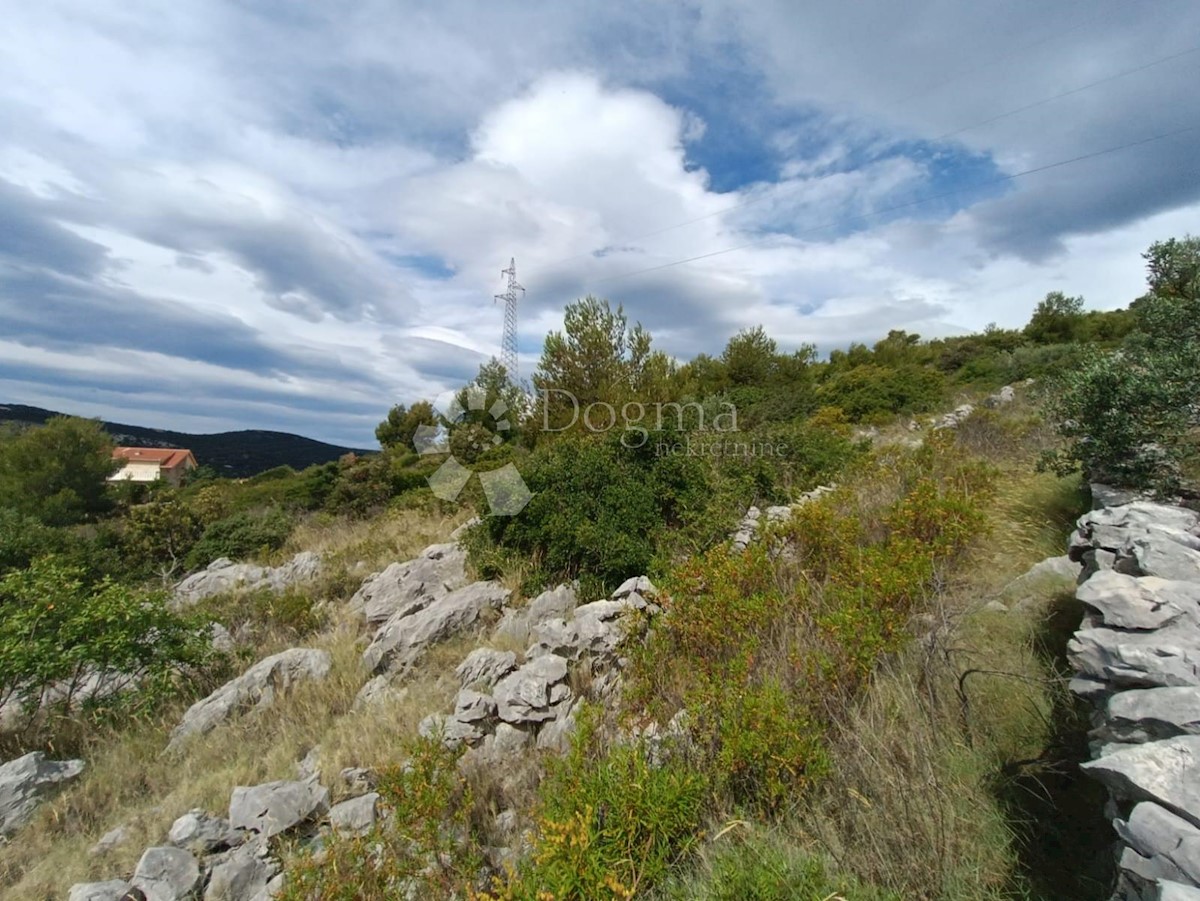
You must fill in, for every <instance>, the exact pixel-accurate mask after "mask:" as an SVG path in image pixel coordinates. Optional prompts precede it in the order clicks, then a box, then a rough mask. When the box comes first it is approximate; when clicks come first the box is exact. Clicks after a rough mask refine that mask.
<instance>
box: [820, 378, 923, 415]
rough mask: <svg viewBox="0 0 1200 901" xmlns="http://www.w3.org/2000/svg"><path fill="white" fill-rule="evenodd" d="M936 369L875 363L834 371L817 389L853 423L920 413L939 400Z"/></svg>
mask: <svg viewBox="0 0 1200 901" xmlns="http://www.w3.org/2000/svg"><path fill="white" fill-rule="evenodd" d="M943 394H944V384H943V379H942V376H941V374H940V373H939V372H938V371H937V370H936V369H929V368H926V367H924V366H919V365H916V364H912V363H905V364H901V365H900V366H897V367H895V368H891V367H886V366H880V365H878V364H875V363H869V364H864V365H861V366H855V367H854V368H852V369H847V370H845V371H844V372H837V373H835V374H834V375H833V376H831V377H830V378H829V380H828V381H826V382H825V383H824V384H823V385H821V387H820V389H819V390H818V392H817V396H818V399H819V400H820V402H821V403H822V404H827V405H829V406H834V407H839V408H840V409H842V410H843V411H845V413H846V415H847V416H849V417H850V418H851V419H852V420H854V421H855V422H861V421H862V420H864V419H869V418H871V417H875V416H879V415H889V414H896V413H923V412H926V411H928V410H932V409H933V408H934V407H935V406H937V404H939V403H940V402H941V401H942V397H943Z"/></svg>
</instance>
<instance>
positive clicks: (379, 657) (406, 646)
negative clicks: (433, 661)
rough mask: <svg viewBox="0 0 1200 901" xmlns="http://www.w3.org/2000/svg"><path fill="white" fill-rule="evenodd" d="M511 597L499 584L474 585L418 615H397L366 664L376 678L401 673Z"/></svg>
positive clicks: (374, 641)
mask: <svg viewBox="0 0 1200 901" xmlns="http://www.w3.org/2000/svg"><path fill="white" fill-rule="evenodd" d="M509 594H510V592H509V590H508V589H507V588H505V587H504V586H503V585H501V584H500V583H499V582H474V583H472V584H470V585H467V586H465V587H463V588H459V589H458V590H456V591H452V592H450V593H449V594H447V595H445V596H444V597H441V598H438V599H437V600H435V601H433V602H432V603H431V604H429V606H428V607H425V608H423V609H421V610H418V611H417V612H415V613H396V614H394V615H393V616H392V617H391V618H390V619H388V621H387V622H386V623H384V624H383V626H382V627H380V629H379V631H378V632H376V633H375V637H374V639H372V641H371V644H370V645H369V646H368V647H367V649H366V651H364V652H363V662H364V663H365V664H366V667H367V669H368V670H369V671H370V672H372V673H375V674H380V673H383V672H385V671H388V670H391V671H395V672H402V671H404V670H406V669H408V668H409V667H411V666H412V665H413V664H414V663H416V661H417V660H418V659H419V658H420V656H421V655H422V654H423V653H424V652H425V650H426V649H427V648H428V647H429V646H430V645H432V644H435V643H437V642H439V641H444V640H445V639H447V638H449V637H451V636H452V635H456V634H458V633H459V632H461V631H463V630H464V629H467V628H469V627H470V626H473V625H474V624H475V623H476V622H477V621H478V620H479V617H480V616H481V615H482V614H483V613H484V611H486V610H494V609H498V608H500V607H502V606H503V605H504V602H505V601H506V600H507V599H508V596H509Z"/></svg>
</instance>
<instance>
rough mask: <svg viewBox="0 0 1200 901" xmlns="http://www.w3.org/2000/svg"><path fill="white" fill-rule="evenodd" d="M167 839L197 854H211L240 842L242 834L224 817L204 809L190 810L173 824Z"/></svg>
mask: <svg viewBox="0 0 1200 901" xmlns="http://www.w3.org/2000/svg"><path fill="white" fill-rule="evenodd" d="M167 841H168V842H170V843H171V844H172V845H174V846H175V847H177V848H185V849H186V850H188V851H192V852H194V853H196V854H211V853H212V852H213V851H219V850H221V849H222V848H231V847H233V846H234V845H237V844H240V843H241V841H242V835H241V834H240V833H239V832H238V831H237V830H236V829H234V828H233V827H232V826H230V825H229V821H228V820H226V819H225V818H224V817H216V816H213V815H212V814H210V813H207V812H205V811H203V810H199V809H196V810H189V811H188V812H187V813H185V814H184V815H183V816H181V817H179V819H177V820H176V821H175V822H174V823H172V824H171V829H170V831H169V832H168V833H167Z"/></svg>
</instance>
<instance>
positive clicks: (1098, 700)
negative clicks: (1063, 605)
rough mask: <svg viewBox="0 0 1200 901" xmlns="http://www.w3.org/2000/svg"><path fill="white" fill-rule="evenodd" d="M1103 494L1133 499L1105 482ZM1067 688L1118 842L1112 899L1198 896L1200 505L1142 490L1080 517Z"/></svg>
mask: <svg viewBox="0 0 1200 901" xmlns="http://www.w3.org/2000/svg"><path fill="white" fill-rule="evenodd" d="M1093 497H1095V498H1096V499H1097V500H1101V501H1103V500H1105V499H1108V500H1127V498H1126V497H1122V496H1120V495H1118V494H1116V493H1115V492H1112V491H1108V490H1105V489H1103V487H1102V486H1098V487H1097V488H1096V489H1094V490H1093ZM1069 556H1070V558H1071V560H1072V561H1074V562H1075V563H1076V564H1077V565H1079V566H1081V567H1082V581H1081V582H1080V584H1079V585H1078V587H1077V589H1076V597H1077V598H1078V599H1079V601H1080V602H1081V603H1082V604H1083V607H1084V611H1085V612H1084V616H1083V622H1082V623H1081V625H1080V628H1079V630H1078V631H1077V632H1076V633H1075V635H1074V636H1073V638H1072V639H1071V641H1070V642H1069V643H1068V646H1067V654H1068V658H1069V660H1070V662H1071V664H1072V666H1073V668H1074V670H1075V673H1076V676H1075V678H1074V679H1073V680H1072V682H1071V687H1072V689H1073V690H1074V691H1075V692H1076V693H1077V694H1080V695H1082V696H1084V697H1086V698H1088V699H1090V700H1091V701H1092V702H1093V703H1094V704H1095V705H1096V713H1095V716H1094V719H1093V727H1094V728H1093V729H1092V732H1091V739H1092V743H1091V747H1092V753H1093V759H1092V760H1091V761H1089V762H1087V763H1084V764H1083V765H1082V768H1083V770H1084V771H1085V772H1086V773H1087V774H1088V775H1090V776H1092V777H1093V778H1095V779H1098V780H1099V781H1100V782H1101V783H1103V784H1104V785H1105V786H1106V787H1107V788H1108V790H1109V794H1110V796H1111V798H1112V802H1111V805H1110V806H1111V808H1112V810H1113V812H1115V813H1116V816H1115V818H1114V819H1113V826H1114V829H1115V830H1116V833H1117V836H1118V838H1119V840H1120V846H1119V850H1118V866H1119V879H1118V884H1117V886H1116V889H1115V892H1114V894H1113V899H1114V901H1144V899H1152V898H1176V899H1182V898H1189V897H1197V896H1200V515H1198V514H1197V513H1195V512H1194V511H1192V510H1187V509H1184V508H1181V507H1172V506H1166V505H1162V504H1155V503H1151V502H1149V501H1145V500H1141V499H1135V500H1131V501H1130V502H1128V503H1121V504H1115V505H1104V504H1101V505H1100V506H1098V508H1097V509H1095V510H1093V511H1092V512H1091V513H1088V514H1086V515H1084V516H1082V517H1081V518H1080V520H1079V523H1078V528H1077V530H1076V532H1075V534H1074V535H1073V536H1072V537H1071V542H1070V548H1069Z"/></svg>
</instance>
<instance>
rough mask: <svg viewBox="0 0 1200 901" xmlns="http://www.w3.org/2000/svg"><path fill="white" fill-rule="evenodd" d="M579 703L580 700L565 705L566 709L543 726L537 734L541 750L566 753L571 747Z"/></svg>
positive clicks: (538, 745) (538, 746)
mask: <svg viewBox="0 0 1200 901" xmlns="http://www.w3.org/2000/svg"><path fill="white" fill-rule="evenodd" d="M578 705H579V702H578V701H575V702H572V703H568V704H566V705H563V706H564V707H565V709H564V710H562V711H561V713H559V715H558V716H556V717H555V718H554V719H552V720H551V721H550V722H548V723H546V724H545V725H543V726H542V728H541V729H540V730H539V731H538V736H537V748H538V750H539V751H553V752H554V753H556V754H565V753H566V752H567V751H569V750H570V749H571V736H572V734H574V732H575V711H576V710H577V709H578Z"/></svg>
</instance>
